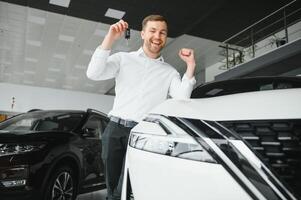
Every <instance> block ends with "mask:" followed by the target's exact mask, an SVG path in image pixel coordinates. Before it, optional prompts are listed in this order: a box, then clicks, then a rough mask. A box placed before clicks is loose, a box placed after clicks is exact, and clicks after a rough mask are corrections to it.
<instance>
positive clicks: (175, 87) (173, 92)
mask: <svg viewBox="0 0 301 200" xmlns="http://www.w3.org/2000/svg"><path fill="white" fill-rule="evenodd" d="M195 83H196V80H195V77H192V78H190V79H189V78H188V77H187V75H186V73H185V74H184V75H183V78H182V80H181V77H180V74H179V73H177V74H176V75H175V76H174V77H173V79H172V80H171V84H170V88H169V95H170V96H171V97H172V98H175V99H189V98H190V96H191V92H192V90H193V86H194V85H195Z"/></svg>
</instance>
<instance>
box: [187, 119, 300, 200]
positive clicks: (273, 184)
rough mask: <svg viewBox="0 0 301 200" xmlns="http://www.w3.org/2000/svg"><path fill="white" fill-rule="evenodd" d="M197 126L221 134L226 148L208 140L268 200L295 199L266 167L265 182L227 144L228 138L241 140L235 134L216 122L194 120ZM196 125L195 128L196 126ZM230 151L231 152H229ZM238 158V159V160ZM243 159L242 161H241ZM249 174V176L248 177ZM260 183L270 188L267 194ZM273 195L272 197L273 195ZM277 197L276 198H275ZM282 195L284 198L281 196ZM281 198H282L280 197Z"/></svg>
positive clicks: (249, 164)
mask: <svg viewBox="0 0 301 200" xmlns="http://www.w3.org/2000/svg"><path fill="white" fill-rule="evenodd" d="M187 120H189V121H191V120H194V119H187ZM195 121H196V122H197V123H198V125H199V124H202V125H204V124H206V125H207V126H209V127H210V128H211V129H214V130H215V131H216V132H217V133H219V134H221V135H222V136H223V137H224V139H225V140H226V141H227V144H226V146H227V148H226V149H225V147H224V148H221V147H222V146H220V145H219V143H216V142H217V140H219V139H218V138H217V137H211V136H209V138H210V139H211V140H212V141H213V142H214V143H215V144H216V145H217V146H219V147H220V149H221V150H222V151H223V153H224V154H226V155H227V157H228V158H229V159H230V160H231V161H232V162H233V164H235V165H236V167H237V168H238V169H240V171H241V172H242V173H243V174H244V175H245V177H247V178H248V179H249V181H250V182H252V183H253V185H254V186H256V188H257V189H258V190H259V191H261V193H262V194H263V195H264V196H266V197H267V198H268V199H275V198H278V199H279V198H280V199H295V197H294V196H293V195H292V193H290V192H289V191H288V190H287V189H286V188H285V187H284V186H283V185H282V184H281V182H279V181H278V179H277V178H276V177H275V176H273V174H272V173H271V172H270V171H269V170H268V169H267V167H265V166H264V165H263V167H265V168H264V170H262V171H263V172H264V173H265V175H266V176H267V177H268V180H265V179H264V178H262V175H260V174H259V173H258V172H257V171H256V169H255V168H254V166H253V165H252V164H251V163H250V162H249V161H248V160H247V159H246V158H245V157H244V156H243V155H242V154H241V153H240V151H239V150H238V149H237V148H236V147H235V146H233V145H232V144H231V142H229V138H230V139H232V140H233V139H234V140H236V139H237V140H241V139H240V137H239V136H238V135H236V134H232V132H231V131H230V130H228V129H226V128H224V127H223V126H222V125H220V124H219V123H217V122H213V121H202V120H195ZM198 125H197V126H198ZM231 149H232V151H231ZM233 149H234V150H235V149H236V152H234V151H233ZM251 151H252V150H251ZM233 153H238V154H239V155H240V156H237V157H235V156H233ZM238 157H239V158H240V159H239V160H237V159H238ZM241 158H243V159H241ZM242 164H244V166H245V168H248V170H245V169H244V168H243V167H241V165H242ZM250 170H251V171H252V176H253V178H250V177H251V176H250V172H251V171H250ZM248 174H249V175H248ZM253 179H255V180H256V181H255V182H254V181H253ZM258 181H260V182H261V183H264V185H266V188H267V189H268V188H270V191H273V192H270V193H268V192H267V191H266V190H265V189H263V185H258V184H257V182H258ZM273 193H274V195H273ZM275 195H276V196H277V197H276V196H275ZM282 195H284V196H285V197H284V196H282ZM281 196H282V197H281Z"/></svg>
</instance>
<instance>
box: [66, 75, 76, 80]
mask: <svg viewBox="0 0 301 200" xmlns="http://www.w3.org/2000/svg"><path fill="white" fill-rule="evenodd" d="M67 79H69V80H78V79H79V78H78V77H76V76H68V77H67Z"/></svg>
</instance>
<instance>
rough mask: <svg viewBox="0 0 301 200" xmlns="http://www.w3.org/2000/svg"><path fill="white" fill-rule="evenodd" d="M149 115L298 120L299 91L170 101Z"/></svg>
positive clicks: (207, 118)
mask: <svg viewBox="0 0 301 200" xmlns="http://www.w3.org/2000/svg"><path fill="white" fill-rule="evenodd" d="M150 113H151V114H161V115H165V116H175V117H184V118H194V119H204V120H214V121H230V120H263V119H301V88H298V89H278V90H268V91H259V92H246V93H240V94H233V95H225V96H220V97H212V98H202V99H187V100H176V99H169V100H166V101H165V102H163V103H162V104H160V105H159V106H157V107H155V108H154V109H153V110H152V111H151V112H150Z"/></svg>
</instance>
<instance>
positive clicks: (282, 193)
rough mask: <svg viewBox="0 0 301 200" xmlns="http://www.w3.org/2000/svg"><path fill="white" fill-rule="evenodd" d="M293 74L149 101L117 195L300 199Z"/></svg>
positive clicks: (178, 199)
mask: <svg viewBox="0 0 301 200" xmlns="http://www.w3.org/2000/svg"><path fill="white" fill-rule="evenodd" d="M267 79H268V78H267ZM293 79H294V80H293V82H294V84H284V86H285V87H283V84H280V85H279V84H274V83H275V82H273V84H274V86H275V85H278V86H279V87H278V86H277V87H274V86H273V84H272V86H266V84H269V83H267V82H264V84H263V85H261V86H260V87H259V89H258V90H261V91H256V90H257V89H250V90H245V91H243V93H242V92H239V91H238V90H235V91H234V92H232V93H236V94H231V92H225V93H224V94H222V96H219V94H218V93H219V92H221V91H223V89H222V87H221V86H222V85H225V86H226V85H227V84H226V83H227V81H225V82H224V83H225V84H221V82H219V83H218V84H219V85H220V86H219V87H218V88H215V87H212V88H211V89H210V91H211V93H210V91H209V90H208V91H209V93H208V94H207V95H211V96H215V97H211V98H209V97H206V98H199V99H189V100H173V99H170V100H167V101H166V102H164V103H163V104H161V105H159V106H158V107H156V108H155V109H154V110H153V111H152V112H151V113H150V114H149V115H148V116H147V117H146V118H145V119H144V120H143V121H142V122H140V123H139V124H138V125H137V126H136V127H134V128H133V129H132V131H131V134H130V139H129V143H128V150H127V156H126V163H125V170H124V184H123V190H122V199H123V200H127V199H133V198H134V199H135V200H183V199H185V200H186V199H187V200H200V199H204V200H213V199H214V200H220V199H229V200H235V199H237V200H244V199H299V198H300V197H301V191H300V189H301V151H300V149H301V148H300V146H301V88H300V83H301V80H300V78H297V79H296V78H293ZM254 80H255V82H257V83H258V82H260V79H258V80H257V81H256V79H249V80H246V79H244V81H245V82H244V84H246V82H248V81H249V82H250V81H251V82H252V81H254ZM261 80H266V78H265V79H261ZM277 80H278V82H279V80H283V79H277ZM270 81H271V79H270ZM287 81H289V79H286V83H287ZM230 82H231V81H230ZM228 83H229V81H228ZM237 83H238V82H235V81H234V82H233V81H232V84H235V85H236V84H237ZM214 84H216V83H214ZM251 85H252V84H251ZM207 86H208V85H206V87H207ZM245 86H246V87H245V88H247V84H246V85H245ZM227 87H228V89H229V88H231V87H229V85H227ZM298 87H299V88H298ZM260 88H261V89H260ZM279 88H286V89H279ZM204 91H206V93H207V92H208V91H207V90H204ZM212 91H213V92H212ZM194 94H196V92H194ZM203 94H204V93H203ZM198 95H199V96H200V97H203V96H202V95H201V93H199V94H198Z"/></svg>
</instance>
